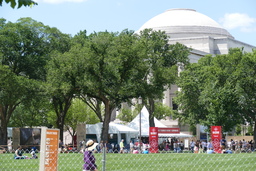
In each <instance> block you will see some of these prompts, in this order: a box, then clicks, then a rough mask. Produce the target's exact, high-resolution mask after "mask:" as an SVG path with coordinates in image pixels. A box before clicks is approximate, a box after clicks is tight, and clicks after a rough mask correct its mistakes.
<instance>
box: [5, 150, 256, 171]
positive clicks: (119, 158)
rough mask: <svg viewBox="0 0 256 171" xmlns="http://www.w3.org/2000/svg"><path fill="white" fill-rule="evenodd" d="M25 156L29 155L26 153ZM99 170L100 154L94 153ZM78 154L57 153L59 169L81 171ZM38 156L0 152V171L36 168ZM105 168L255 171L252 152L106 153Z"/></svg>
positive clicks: (120, 170)
mask: <svg viewBox="0 0 256 171" xmlns="http://www.w3.org/2000/svg"><path fill="white" fill-rule="evenodd" d="M28 156H29V154H28ZM95 157H96V160H97V164H98V169H99V171H101V170H102V161H103V154H99V153H98V154H95ZM82 166H83V155H82V154H81V153H69V154H59V162H58V170H59V171H81V170H82ZM38 170H39V159H26V160H14V159H13V154H0V171H38ZM106 170H107V171H125V170H126V171H158V170H159V171H172V170H175V171H176V170H181V171H188V170H193V171H206V170H212V171H216V170H221V171H222V170H230V171H234V170H239V171H241V170H246V171H256V153H238V154H192V153H158V154H109V153H108V154H106Z"/></svg>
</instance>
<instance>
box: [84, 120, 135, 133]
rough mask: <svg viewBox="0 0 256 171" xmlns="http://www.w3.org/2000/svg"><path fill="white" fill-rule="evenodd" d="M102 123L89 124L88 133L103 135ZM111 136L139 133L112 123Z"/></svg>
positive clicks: (109, 130) (110, 127)
mask: <svg viewBox="0 0 256 171" xmlns="http://www.w3.org/2000/svg"><path fill="white" fill-rule="evenodd" d="M102 125H103V124H102V122H100V123H96V124H87V125H86V133H87V134H101V130H102ZM108 133H109V134H118V133H134V134H138V133H139V131H137V130H135V129H132V128H130V127H128V126H125V125H122V124H118V123H114V122H110V123H109V129H108Z"/></svg>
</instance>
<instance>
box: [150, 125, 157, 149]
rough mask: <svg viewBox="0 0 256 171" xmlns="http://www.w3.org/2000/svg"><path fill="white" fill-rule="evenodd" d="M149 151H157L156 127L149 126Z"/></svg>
mask: <svg viewBox="0 0 256 171" xmlns="http://www.w3.org/2000/svg"><path fill="white" fill-rule="evenodd" d="M149 146H150V148H149V152H150V153H158V127H149Z"/></svg>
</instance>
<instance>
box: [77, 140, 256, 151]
mask: <svg viewBox="0 0 256 171" xmlns="http://www.w3.org/2000/svg"><path fill="white" fill-rule="evenodd" d="M104 145H105V148H104ZM80 148H81V149H84V147H83V146H81V147H80ZM149 148H150V146H149V143H148V142H146V141H143V142H141V143H139V141H135V142H133V141H130V142H129V143H125V142H124V140H123V139H122V140H121V141H120V142H119V143H116V144H114V143H109V142H106V143H105V144H104V143H103V141H101V142H100V143H99V144H98V145H97V146H96V149H95V152H97V153H102V152H103V149H105V150H106V152H107V153H148V151H149ZM220 149H221V150H222V151H223V152H224V151H226V150H231V151H232V152H237V151H239V152H251V151H254V150H255V149H254V142H253V140H251V141H245V140H244V139H243V140H239V141H237V140H233V139H231V140H230V141H229V142H227V141H226V139H225V138H222V139H221V140H220ZM184 150H186V151H187V152H191V153H207V150H214V149H213V145H212V142H211V141H207V140H190V141H189V143H188V147H186V148H185V146H184V142H183V141H180V140H178V139H175V138H172V139H170V140H163V141H162V143H160V144H159V145H158V151H159V152H174V153H182V152H184Z"/></svg>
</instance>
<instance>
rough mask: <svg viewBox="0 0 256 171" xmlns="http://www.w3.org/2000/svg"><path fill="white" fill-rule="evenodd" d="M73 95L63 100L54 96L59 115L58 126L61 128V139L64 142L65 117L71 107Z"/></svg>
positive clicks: (56, 111)
mask: <svg viewBox="0 0 256 171" xmlns="http://www.w3.org/2000/svg"><path fill="white" fill-rule="evenodd" d="M72 98H73V96H72V95H71V96H69V97H67V98H65V100H64V101H61V100H60V99H59V98H53V100H54V102H53V105H54V108H55V113H56V115H57V120H56V125H57V128H58V129H60V140H61V141H62V142H63V132H64V124H65V118H66V115H67V112H68V109H69V107H70V106H71V100H72Z"/></svg>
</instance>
